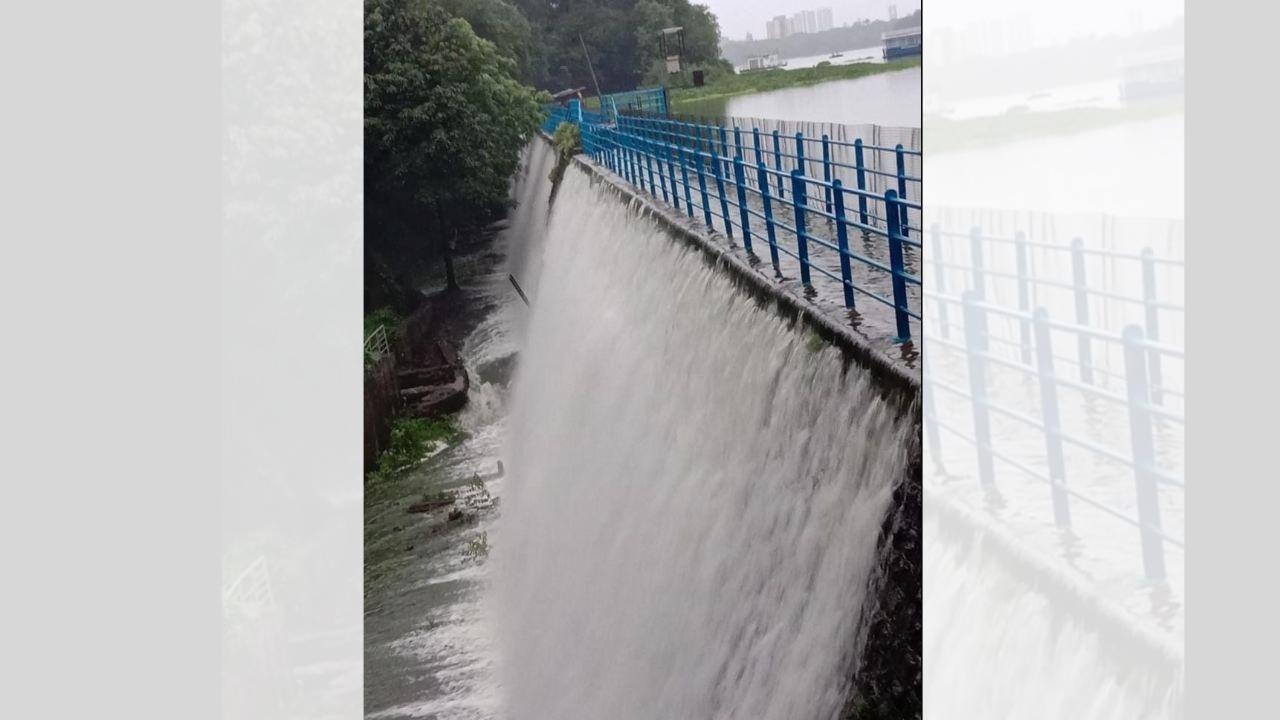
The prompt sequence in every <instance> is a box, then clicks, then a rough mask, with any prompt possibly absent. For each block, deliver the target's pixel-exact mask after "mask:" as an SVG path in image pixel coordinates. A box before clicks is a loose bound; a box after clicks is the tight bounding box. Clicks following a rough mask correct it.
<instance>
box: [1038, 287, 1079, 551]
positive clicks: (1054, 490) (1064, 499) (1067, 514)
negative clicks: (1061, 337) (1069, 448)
mask: <svg viewBox="0 0 1280 720" xmlns="http://www.w3.org/2000/svg"><path fill="white" fill-rule="evenodd" d="M1035 332H1036V370H1037V373H1036V374H1037V376H1038V378H1039V380H1040V410H1041V413H1042V414H1043V416H1044V446H1045V456H1046V458H1047V459H1048V463H1049V483H1050V488H1051V490H1050V494H1051V497H1052V500H1053V521H1054V522H1055V523H1056V524H1057V525H1058V527H1060V528H1067V527H1070V526H1071V506H1070V504H1069V497H1070V496H1069V495H1068V494H1067V490H1066V487H1067V468H1066V460H1065V456H1064V454H1063V452H1062V421H1061V419H1060V417H1059V415H1058V375H1057V373H1056V372H1055V371H1054V368H1053V346H1052V344H1051V343H1052V341H1051V339H1050V335H1049V311H1048V310H1045V309H1044V308H1036V310H1035Z"/></svg>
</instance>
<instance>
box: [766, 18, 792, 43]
mask: <svg viewBox="0 0 1280 720" xmlns="http://www.w3.org/2000/svg"><path fill="white" fill-rule="evenodd" d="M765 30H766V35H767V36H768V38H769V39H770V40H781V39H782V38H784V37H786V36H788V35H790V34H791V33H792V32H793V31H792V27H791V20H789V19H788V18H787V16H786V15H778V16H777V17H775V18H774V19H772V20H770V21H769V22H768V23H766V24H765Z"/></svg>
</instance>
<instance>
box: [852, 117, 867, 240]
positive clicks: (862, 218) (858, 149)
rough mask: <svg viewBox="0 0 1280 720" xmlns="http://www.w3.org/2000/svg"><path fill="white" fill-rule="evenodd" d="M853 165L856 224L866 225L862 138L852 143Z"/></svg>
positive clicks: (865, 176) (865, 179)
mask: <svg viewBox="0 0 1280 720" xmlns="http://www.w3.org/2000/svg"><path fill="white" fill-rule="evenodd" d="M853 163H854V165H855V166H856V167H857V173H856V174H857V177H858V190H859V193H858V222H860V223H862V224H863V225H866V224H867V196H866V195H863V194H862V193H864V192H866V191H867V175H866V172H865V167H864V166H863V164H862V138H857V139H855V140H854V141H853ZM864 232H865V231H864Z"/></svg>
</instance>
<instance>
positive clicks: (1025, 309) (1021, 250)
mask: <svg viewBox="0 0 1280 720" xmlns="http://www.w3.org/2000/svg"><path fill="white" fill-rule="evenodd" d="M1013 248H1014V253H1015V254H1016V255H1017V266H1018V280H1017V282H1018V312H1020V313H1022V314H1023V315H1024V316H1025V315H1027V314H1028V313H1030V312H1031V293H1030V285H1031V284H1030V282H1029V281H1028V279H1027V236H1026V233H1024V232H1022V231H1021V230H1019V231H1018V232H1016V233H1014V236H1013ZM1018 330H1019V333H1020V334H1019V339H1020V342H1021V346H1022V364H1023V365H1031V321H1030V320H1028V319H1027V318H1026V317H1022V318H1021V319H1019V320H1018Z"/></svg>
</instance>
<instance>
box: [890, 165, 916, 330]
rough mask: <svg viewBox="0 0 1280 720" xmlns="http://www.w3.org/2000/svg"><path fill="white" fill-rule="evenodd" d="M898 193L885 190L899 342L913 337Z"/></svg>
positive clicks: (894, 307) (894, 310)
mask: <svg viewBox="0 0 1280 720" xmlns="http://www.w3.org/2000/svg"><path fill="white" fill-rule="evenodd" d="M897 205H898V194H897V193H895V192H894V191H892V190H886V191H885V192H884V215H885V218H887V219H888V221H889V227H888V228H887V229H888V234H889V267H890V268H892V270H893V314H894V316H895V317H896V318H897V321H898V338H897V341H898V342H907V341H908V340H910V339H911V316H910V315H908V314H907V311H908V310H909V309H910V307H909V303H908V301H907V281H906V278H905V277H903V276H904V275H905V274H906V272H907V270H906V265H905V263H903V261H902V235H901V234H900V233H901V232H902V228H901V227H900V226H899V225H898V218H899V215H898V208H897Z"/></svg>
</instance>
